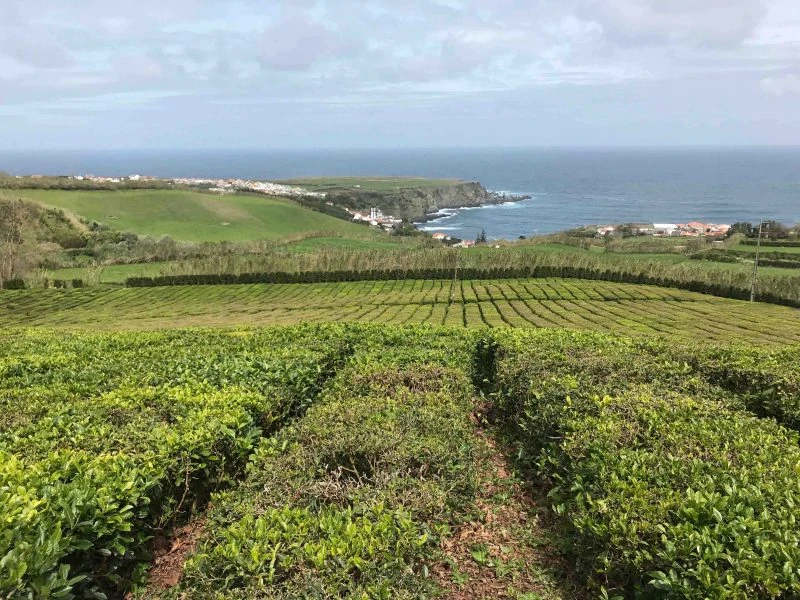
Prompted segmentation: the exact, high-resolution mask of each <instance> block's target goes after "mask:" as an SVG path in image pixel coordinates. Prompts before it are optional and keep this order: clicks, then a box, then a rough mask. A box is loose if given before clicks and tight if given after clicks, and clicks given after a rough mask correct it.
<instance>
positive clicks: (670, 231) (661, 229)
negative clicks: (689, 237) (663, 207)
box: [653, 223, 678, 236]
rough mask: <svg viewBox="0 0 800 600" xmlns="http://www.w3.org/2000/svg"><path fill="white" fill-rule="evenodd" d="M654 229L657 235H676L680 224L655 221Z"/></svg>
mask: <svg viewBox="0 0 800 600" xmlns="http://www.w3.org/2000/svg"><path fill="white" fill-rule="evenodd" d="M653 229H654V230H655V234H656V235H670V236H671V235H674V233H675V232H676V231H677V230H678V225H677V224H675V223H654V224H653Z"/></svg>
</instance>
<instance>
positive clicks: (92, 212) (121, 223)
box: [15, 190, 365, 242]
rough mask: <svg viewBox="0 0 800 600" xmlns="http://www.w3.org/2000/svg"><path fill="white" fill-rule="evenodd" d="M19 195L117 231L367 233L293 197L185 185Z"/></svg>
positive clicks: (200, 236) (212, 236)
mask: <svg viewBox="0 0 800 600" xmlns="http://www.w3.org/2000/svg"><path fill="white" fill-rule="evenodd" d="M15 196H19V197H21V198H26V199H30V200H34V201H37V202H40V203H42V204H44V205H46V206H50V207H55V208H60V209H62V210H64V211H67V212H69V213H71V214H73V215H77V216H79V217H82V218H84V219H87V220H90V221H96V222H98V223H104V224H106V225H108V226H110V227H112V228H113V229H115V230H118V231H132V232H134V233H136V234H139V235H147V236H151V237H155V238H158V237H161V236H169V237H171V238H172V239H174V240H180V241H194V242H215V241H247V240H263V239H280V238H285V237H287V236H291V235H296V234H299V233H308V232H339V233H343V234H347V233H352V234H354V235H356V236H363V234H364V232H365V228H364V227H360V226H358V225H355V224H353V223H349V222H347V221H344V220H342V219H337V218H335V217H332V216H329V215H325V214H322V213H319V212H316V211H313V210H310V209H307V208H304V207H302V206H300V205H299V204H296V203H294V202H292V201H290V200H282V199H274V198H267V197H264V196H255V195H241V194H236V195H225V196H220V195H216V194H208V193H201V192H191V191H184V190H124V191H63V190H19V191H16V192H15Z"/></svg>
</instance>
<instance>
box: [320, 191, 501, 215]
mask: <svg viewBox="0 0 800 600" xmlns="http://www.w3.org/2000/svg"><path fill="white" fill-rule="evenodd" d="M327 199H328V201H329V202H333V203H334V204H336V205H339V206H346V207H348V208H350V209H353V210H369V209H370V208H371V207H373V206H374V207H377V208H380V209H381V210H382V211H383V212H384V213H385V214H390V215H394V216H395V217H400V218H404V219H410V220H412V221H413V220H421V219H424V218H425V216H426V215H429V214H431V213H435V212H436V211H438V210H441V209H443V208H458V207H462V206H482V205H484V204H492V203H496V202H502V201H504V200H505V198H502V197H499V196H496V195H494V194H492V193H490V192H489V191H487V190H486V188H484V187H483V186H482V185H481V184H480V183H477V182H462V183H453V184H450V185H443V186H441V187H409V188H401V189H396V190H391V191H373V190H360V189H353V190H337V191H332V192H329V193H328V198H327Z"/></svg>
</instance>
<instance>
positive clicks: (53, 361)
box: [0, 323, 800, 600]
mask: <svg viewBox="0 0 800 600" xmlns="http://www.w3.org/2000/svg"><path fill="white" fill-rule="evenodd" d="M799 367H800V353H798V348H797V347H796V346H791V345H765V346H761V347H757V346H755V345H749V344H748V345H740V346H731V345H727V346H714V345H705V344H698V343H696V342H692V341H686V342H679V341H675V340H670V341H668V340H666V339H664V338H651V337H648V336H638V337H629V336H623V335H617V334H613V333H601V332H590V331H575V330H572V331H570V330H566V329H511V328H502V329H501V328H498V329H472V328H445V327H434V326H426V325H413V326H412V325H409V326H390V325H382V324H374V325H364V324H352V323H331V324H319V325H298V326H290V327H274V328H268V329H257V328H246V329H235V330H202V329H195V330H171V331H160V332H108V333H102V332H91V333H89V332H67V331H58V332H57V331H52V330H36V329H6V330H0V598H123V597H126V596H127V597H135V598H159V599H169V598H174V599H177V598H200V599H203V598H208V599H212V598H359V599H361V598H436V597H442V598H516V599H519V600H532V599H534V598H543V599H552V600H555V599H568V598H597V597H604V598H689V599H698V600H699V599H704V598H732V599H745V598H796V597H800V527H798V525H797V523H798V520H799V519H800V447H798V441H800V438H798V430H800V369H799Z"/></svg>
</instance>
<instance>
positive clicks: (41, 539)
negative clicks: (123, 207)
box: [0, 328, 344, 598]
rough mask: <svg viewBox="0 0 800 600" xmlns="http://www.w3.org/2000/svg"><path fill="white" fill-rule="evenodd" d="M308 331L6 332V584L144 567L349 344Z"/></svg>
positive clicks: (83, 582)
mask: <svg viewBox="0 0 800 600" xmlns="http://www.w3.org/2000/svg"><path fill="white" fill-rule="evenodd" d="M305 331H309V330H305ZM305 331H304V330H303V329H302V328H299V329H297V330H295V333H294V334H293V335H294V336H295V338H296V339H295V340H294V341H295V342H298V345H297V346H295V347H292V346H291V345H289V346H288V347H286V348H284V349H278V350H272V349H271V346H272V345H276V344H277V345H285V344H287V342H288V343H291V341H292V334H290V335H287V334H286V332H285V331H281V330H277V331H276V333H274V334H272V335H270V334H266V335H260V336H253V338H255V339H252V338H251V339H246V338H243V337H241V336H232V335H230V334H209V335H207V336H205V337H204V336H203V335H202V334H199V335H198V334H195V335H192V334H188V335H186V334H185V335H180V334H168V335H162V334H138V335H110V336H102V337H97V336H88V335H77V336H65V337H64V338H63V339H61V338H56V337H55V336H50V335H47V334H44V335H41V334H30V335H28V334H25V333H22V334H19V335H17V336H16V337H17V340H18V344H16V345H13V346H7V347H6V346H4V348H3V351H2V352H0V374H2V377H0V408H2V409H3V411H2V416H0V424H2V428H0V456H2V459H3V460H2V467H1V468H0V500H2V507H0V516H1V517H2V518H0V557H2V558H1V559H0V595H3V597H13V598H16V597H31V598H34V597H35V598H39V597H60V598H69V597H95V598H103V597H107V596H119V595H120V594H122V593H123V592H124V591H126V590H128V589H130V588H131V586H132V585H133V584H134V583H135V582H136V581H139V580H141V578H142V575H143V573H144V571H145V570H146V568H147V566H148V559H149V556H148V540H149V539H150V538H152V537H153V536H154V535H158V534H159V533H162V532H165V531H168V530H169V528H170V527H171V526H172V525H173V524H174V523H175V521H176V520H177V519H181V518H183V516H184V515H186V514H187V513H190V512H192V511H193V510H197V509H198V508H202V506H204V505H205V503H206V501H207V499H208V497H209V496H210V494H211V493H212V492H214V491H216V490H219V489H224V488H225V487H226V486H229V485H230V484H231V483H233V482H234V481H235V480H236V478H237V477H238V476H239V474H240V473H241V472H242V471H243V469H244V467H245V464H246V461H247V458H248V457H249V455H250V454H251V453H252V452H253V450H254V449H255V447H256V445H257V443H258V440H259V439H260V437H261V435H262V433H263V432H265V431H269V430H273V429H275V428H277V427H279V426H280V425H282V424H283V423H285V421H286V419H287V418H288V417H291V416H293V415H296V414H299V413H300V412H302V410H303V409H304V408H306V407H307V406H308V405H309V404H310V403H311V402H312V401H313V399H314V397H315V395H316V394H317V393H318V391H319V389H320V387H321V386H322V385H323V384H324V381H325V379H326V378H327V377H329V376H330V375H331V373H332V372H333V370H334V368H335V365H336V364H337V361H340V360H341V359H343V358H344V355H342V354H340V352H341V351H342V350H344V348H343V347H341V346H337V344H336V343H335V342H336V340H335V339H333V340H331V339H329V340H327V342H328V343H329V347H330V351H329V352H332V353H325V352H321V351H315V350H313V346H314V345H315V344H317V343H318V342H317V341H315V340H314V339H313V338H311V339H309V338H308V337H306V333H305ZM336 331H337V330H336V328H332V329H331V331H329V332H328V333H331V332H333V333H334V334H335V332H336ZM310 333H311V334H312V335H313V333H314V332H313V330H310ZM325 333H326V332H320V334H322V335H320V338H322V339H323V340H324V338H325ZM215 338H216V341H217V342H219V343H220V344H221V346H228V352H227V353H226V354H225V355H219V354H217V352H219V351H220V350H221V347H217V348H213V346H212V347H209V346H207V345H206V343H207V342H209V341H211V340H212V339H215ZM204 342H206V343H204ZM209 359H211V360H209Z"/></svg>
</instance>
